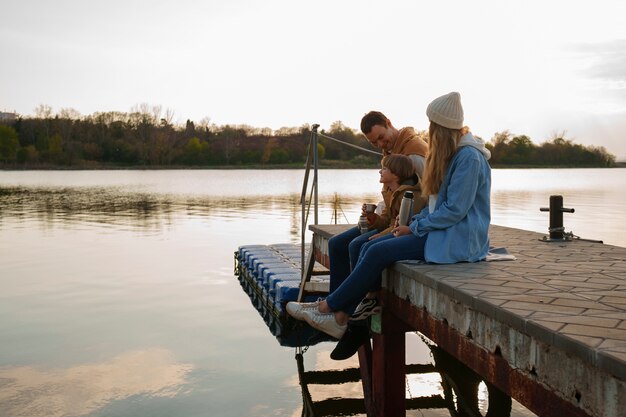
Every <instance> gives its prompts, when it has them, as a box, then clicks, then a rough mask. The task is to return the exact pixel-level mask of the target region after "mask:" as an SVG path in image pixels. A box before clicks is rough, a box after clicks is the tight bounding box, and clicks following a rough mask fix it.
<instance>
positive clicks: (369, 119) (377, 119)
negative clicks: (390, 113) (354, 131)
mask: <svg viewBox="0 0 626 417" xmlns="http://www.w3.org/2000/svg"><path fill="white" fill-rule="evenodd" d="M388 120H389V119H387V117H386V116H385V115H384V114H382V113H381V112H379V111H374V110H372V111H371V112H369V113H367V114H366V115H365V116H363V118H362V119H361V132H363V134H365V135H367V134H368V133H370V132H371V131H372V128H373V127H374V126H376V125H380V126H383V127H387V121H388Z"/></svg>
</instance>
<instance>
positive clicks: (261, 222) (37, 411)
mask: <svg viewBox="0 0 626 417" xmlns="http://www.w3.org/2000/svg"><path fill="white" fill-rule="evenodd" d="M302 178H303V172H302V171H298V170H276V171H251V170H241V171H239V170H233V171H208V170H207V171H205V170H189V171H186V170H183V171H28V172H14V171H2V172H0V416H3V417H4V416H28V417H44V416H45V417H60V416H137V417H143V416H184V417H192V416H205V417H206V416H236V417H238V416H300V415H301V409H302V390H301V387H300V386H299V384H298V376H297V369H296V361H295V359H294V349H293V348H288V347H281V346H280V345H279V344H278V342H277V341H276V339H275V338H274V337H273V336H272V335H271V334H270V332H269V331H268V329H267V327H266V325H265V323H264V322H263V320H262V319H261V317H260V316H259V314H258V313H257V311H256V310H255V309H254V308H253V307H252V306H251V304H250V302H249V299H248V297H247V295H245V294H244V292H243V291H242V290H241V287H240V286H239V284H238V282H237V280H236V279H235V277H234V275H233V264H234V262H233V252H234V251H235V250H236V249H237V247H238V246H240V245H246V244H271V243H286V242H294V243H297V242H299V241H300V236H299V230H300V210H301V209H300V206H299V205H298V199H299V195H300V190H301V186H302ZM377 181H378V173H377V171H376V170H349V171H343V170H342V171H334V170H322V171H320V187H319V189H320V201H321V204H322V207H321V208H320V216H319V221H320V223H330V222H331V219H333V218H334V216H335V215H336V216H337V217H338V218H339V222H341V223H347V222H350V223H354V222H355V221H356V220H357V219H358V214H359V211H360V209H359V207H360V204H361V203H362V202H364V201H368V202H375V201H378V200H379V194H378V190H379V185H378V184H377ZM624 190H626V169H604V170H593V169H580V170H494V171H493V189H492V221H493V223H495V224H500V225H506V226H512V227H518V228H523V229H528V230H534V231H538V232H542V233H547V227H548V214H547V213H542V212H540V211H539V208H540V207H544V206H548V199H549V196H550V195H551V194H561V195H563V196H564V201H565V206H566V207H573V208H575V209H576V212H575V213H574V214H565V227H566V230H567V231H572V232H573V233H574V234H575V235H577V236H580V237H582V238H589V239H602V240H604V242H605V243H608V244H613V245H619V246H626V193H624ZM337 198H338V200H339V209H338V210H336V211H335V210H334V208H335V207H336V205H334V204H333V201H334V200H335V199H337ZM307 240H308V238H307ZM333 347H334V345H333V344H330V343H322V344H319V345H316V346H312V347H311V348H310V349H309V350H308V351H307V352H306V354H305V356H304V360H305V368H306V369H307V370H320V369H345V368H348V367H354V366H357V364H358V362H357V361H356V360H350V361H344V362H334V361H331V360H330V359H329V357H328V355H329V353H330V351H331V350H332V348H333ZM431 361H432V359H431V357H430V355H429V350H428V348H427V347H426V346H425V345H424V344H423V343H422V342H421V341H420V340H419V338H417V336H415V335H411V334H409V335H407V362H408V363H429V362H431ZM409 382H410V384H409V390H408V392H407V395H410V396H413V397H416V396H428V395H434V394H439V393H441V385H440V380H439V376H438V374H421V375H412V376H411V377H410V379H409ZM311 394H312V395H313V398H314V399H324V398H328V397H344V398H360V397H362V390H361V386H360V383H350V384H344V385H331V386H315V387H311ZM483 397H484V395H483ZM481 398H482V397H481ZM483 401H484V398H483ZM408 414H409V415H424V416H449V415H450V413H449V412H448V411H447V410H445V409H434V410H421V411H412V412H409V413H408ZM512 415H514V416H527V415H532V414H531V413H529V412H528V411H526V410H524V409H523V408H522V407H521V406H519V405H518V404H514V411H513V413H512Z"/></svg>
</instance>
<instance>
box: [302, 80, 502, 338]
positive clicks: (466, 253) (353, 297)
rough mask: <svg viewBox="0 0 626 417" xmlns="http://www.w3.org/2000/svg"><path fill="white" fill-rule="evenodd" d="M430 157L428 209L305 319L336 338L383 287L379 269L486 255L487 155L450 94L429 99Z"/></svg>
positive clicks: (371, 246)
mask: <svg viewBox="0 0 626 417" xmlns="http://www.w3.org/2000/svg"><path fill="white" fill-rule="evenodd" d="M426 115H427V116H428V118H429V120H430V127H429V132H428V135H429V155H428V158H427V160H426V167H425V170H424V178H423V179H422V184H421V188H422V193H423V194H424V196H427V197H428V205H427V206H426V207H424V209H423V210H422V211H421V212H420V213H419V214H417V215H415V216H414V217H413V218H412V222H411V224H410V225H409V226H399V227H396V228H394V229H393V231H392V234H390V235H386V236H383V237H381V238H379V239H376V240H374V241H371V242H370V243H368V244H367V247H364V250H363V251H362V253H361V257H360V258H359V261H358V262H357V264H356V266H355V268H354V270H353V271H352V273H351V274H350V275H349V276H348V278H347V279H346V280H345V281H344V282H343V283H342V284H341V285H340V286H339V288H337V289H336V290H335V291H334V292H333V293H332V294H330V295H329V296H328V298H326V300H323V301H321V302H320V303H319V305H318V308H317V310H315V309H307V310H306V311H304V314H303V316H304V319H305V320H306V321H307V322H308V323H309V324H310V325H311V326H312V327H315V328H317V329H318V330H321V331H323V332H325V333H327V334H329V335H331V336H333V337H336V338H338V339H339V338H341V336H342V335H343V333H344V332H345V331H346V328H347V322H348V319H349V318H350V314H352V313H353V312H354V310H355V308H356V307H357V305H358V304H359V301H360V300H361V299H362V298H363V297H364V296H365V295H366V294H367V293H368V292H369V291H376V290H377V289H378V288H379V287H380V283H381V282H380V281H381V272H382V271H383V270H384V269H385V268H386V267H388V266H390V265H391V264H393V263H394V262H396V261H401V260H409V259H413V260H423V261H426V262H433V263H442V264H447V263H456V262H477V261H480V260H483V259H485V257H486V256H487V252H488V250H489V236H488V231H489V222H490V219H491V216H490V190H491V168H490V167H489V164H488V162H487V160H488V159H489V157H490V156H491V155H490V153H489V150H487V149H486V148H485V146H484V143H483V142H482V140H480V139H479V138H475V137H473V136H472V134H471V133H470V132H469V129H468V128H467V127H463V108H462V106H461V96H460V95H459V93H456V92H452V93H449V94H446V95H444V96H441V97H438V98H436V99H435V100H433V101H432V102H431V103H430V104H429V105H428V108H427V109H426Z"/></svg>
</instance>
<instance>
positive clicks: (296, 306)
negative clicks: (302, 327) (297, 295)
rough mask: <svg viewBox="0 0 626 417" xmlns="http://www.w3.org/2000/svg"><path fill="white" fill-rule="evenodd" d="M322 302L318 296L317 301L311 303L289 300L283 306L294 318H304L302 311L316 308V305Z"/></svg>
mask: <svg viewBox="0 0 626 417" xmlns="http://www.w3.org/2000/svg"><path fill="white" fill-rule="evenodd" d="M321 302H322V298H318V299H317V301H314V302H312V303H298V302H296V301H289V302H288V303H287V305H286V306H285V310H287V313H288V314H289V315H290V316H291V317H293V318H294V319H296V320H304V312H305V311H307V310H317V307H318V306H319V305H320V303H321Z"/></svg>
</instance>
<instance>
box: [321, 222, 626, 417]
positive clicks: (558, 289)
mask: <svg viewBox="0 0 626 417" xmlns="http://www.w3.org/2000/svg"><path fill="white" fill-rule="evenodd" d="M347 227H351V226H348V225H311V226H309V229H310V230H311V231H313V253H314V256H315V260H316V261H317V262H319V263H320V264H322V265H325V266H328V245H327V243H328V239H329V238H330V237H332V236H333V235H335V234H337V233H340V232H341V231H343V230H345V229H346V228H347ZM490 238H491V245H492V246H494V247H504V248H506V249H507V250H508V252H509V253H510V254H512V255H514V256H515V257H516V260H512V261H494V262H478V263H472V264H470V263H460V264H453V265H432V264H418V263H416V262H411V261H406V262H397V263H395V264H394V265H393V266H392V267H390V268H389V269H387V270H386V271H385V273H384V274H383V289H382V291H381V295H380V297H381V301H382V304H383V312H382V314H381V315H380V316H375V317H374V319H373V320H372V330H373V331H374V336H373V343H372V346H371V348H370V346H369V345H368V344H366V345H364V346H363V347H362V348H361V349H360V350H359V360H360V368H361V374H362V380H363V387H364V394H365V402H366V405H367V408H368V416H381V417H382V416H385V417H395V416H405V415H406V411H405V410H406V405H405V401H406V400H405V372H406V370H405V363H404V358H405V336H404V334H405V332H410V331H418V332H420V333H422V334H423V335H425V336H426V337H428V338H429V339H430V340H432V341H434V342H435V343H436V344H437V345H438V346H439V347H440V348H441V349H443V350H444V351H445V352H447V353H449V354H450V355H453V356H454V357H456V358H457V359H459V360H460V361H461V362H463V363H464V364H465V365H467V366H468V367H469V368H470V369H471V370H473V371H474V372H476V373H477V374H478V375H479V376H480V377H482V378H483V379H484V380H485V381H486V382H487V383H488V384H491V385H493V386H495V387H497V388H498V389H500V390H501V391H503V392H504V393H506V394H507V395H509V396H511V397H512V398H515V399H516V400H517V401H518V402H520V403H521V404H523V405H524V406H526V407H527V408H528V409H530V410H531V411H533V412H534V413H536V414H537V415H539V416H542V417H543V416H559V417H563V416H568V417H571V416H598V417H599V416H603V417H619V416H626V248H621V247H616V246H610V245H605V244H601V243H596V242H588V241H583V240H576V239H574V240H571V241H562V242H558V241H556V242H555V241H546V239H545V238H544V236H543V235H542V234H540V233H535V232H529V231H524V230H519V229H512V228H506V227H501V226H493V225H492V226H491V228H490Z"/></svg>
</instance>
